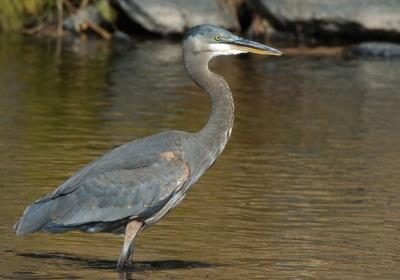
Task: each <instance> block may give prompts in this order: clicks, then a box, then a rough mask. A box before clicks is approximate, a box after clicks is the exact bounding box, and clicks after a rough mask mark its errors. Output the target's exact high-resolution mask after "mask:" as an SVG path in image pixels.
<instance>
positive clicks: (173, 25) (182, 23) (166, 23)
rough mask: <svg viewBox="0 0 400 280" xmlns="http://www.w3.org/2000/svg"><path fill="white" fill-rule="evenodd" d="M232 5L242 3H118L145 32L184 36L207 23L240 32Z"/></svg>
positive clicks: (152, 0)
mask: <svg viewBox="0 0 400 280" xmlns="http://www.w3.org/2000/svg"><path fill="white" fill-rule="evenodd" d="M232 2H241V1H240V0H239V1H237V0H230V1H229V0H228V1H226V0H225V1H221V0H220V1H218V0H202V1H198V0H146V1H143V0H114V3H115V5H117V7H119V8H120V9H121V10H122V11H123V12H124V13H125V14H126V15H127V17H129V19H130V20H132V21H133V22H135V23H136V24H138V25H140V26H141V27H143V28H144V29H145V30H147V31H150V32H153V33H158V34H163V35H168V34H182V33H184V32H185V30H186V29H188V28H190V27H192V26H195V25H198V24H203V23H208V24H213V25H218V26H221V27H224V28H227V29H231V30H239V29H240V28H239V22H238V19H237V16H236V14H235V13H234V12H232V7H233V6H234V5H232Z"/></svg>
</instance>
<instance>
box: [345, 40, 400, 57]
mask: <svg viewBox="0 0 400 280" xmlns="http://www.w3.org/2000/svg"><path fill="white" fill-rule="evenodd" d="M350 55H351V56H362V57H385V58H392V57H398V58H400V44H393V43H382V42H366V43H362V44H359V45H358V46H356V47H353V48H351V49H350Z"/></svg>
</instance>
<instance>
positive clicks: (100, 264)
mask: <svg viewBox="0 0 400 280" xmlns="http://www.w3.org/2000/svg"><path fill="white" fill-rule="evenodd" d="M16 255H17V256H20V257H25V258H33V259H48V260H62V261H65V262H69V263H74V264H77V265H80V266H82V267H83V268H90V269H113V270H116V268H115V265H116V261H115V260H104V259H103V260H102V259H94V258H87V257H81V256H75V255H71V254H64V253H33V252H28V253H18V252H16ZM217 266H218V265H215V264H210V263H205V262H197V261H183V260H164V261H136V262H135V263H134V264H133V265H132V266H131V267H129V268H127V269H126V271H125V272H143V271H153V270H170V269H191V268H213V267H217Z"/></svg>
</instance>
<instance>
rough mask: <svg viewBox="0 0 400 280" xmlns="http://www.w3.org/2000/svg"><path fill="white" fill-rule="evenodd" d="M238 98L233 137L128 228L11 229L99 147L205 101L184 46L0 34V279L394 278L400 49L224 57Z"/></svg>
mask: <svg viewBox="0 0 400 280" xmlns="http://www.w3.org/2000/svg"><path fill="white" fill-rule="evenodd" d="M212 64H213V69H214V70H215V71H216V72H218V73H220V74H222V75H224V76H225V77H227V79H228V80H229V82H230V85H231V88H232V91H233V92H234V98H235V102H236V104H235V105H236V121H235V127H234V130H233V134H232V138H231V141H230V142H229V144H228V146H227V148H226V150H225V152H224V153H223V155H222V156H221V158H220V159H219V160H218V161H217V162H216V164H215V165H214V166H213V167H212V169H211V170H209V171H208V172H207V173H206V174H205V176H203V178H202V179H201V180H200V181H199V182H198V184H197V185H196V187H195V188H194V189H193V190H192V191H191V193H190V194H189V195H188V196H187V198H186V199H185V200H184V202H183V203H181V204H180V205H179V207H178V208H176V209H175V210H173V211H172V212H171V213H170V214H169V215H168V216H167V217H166V218H164V219H163V220H162V222H160V223H159V224H158V225H157V226H155V227H153V228H151V229H149V230H148V231H147V232H144V233H143V234H142V235H141V236H140V237H139V239H138V240H137V241H138V242H137V248H136V254H135V257H136V260H137V264H136V266H135V269H134V271H133V272H131V273H127V274H118V273H117V272H116V271H115V270H114V269H113V267H114V265H115V260H116V259H117V257H118V255H119V253H120V249H121V246H122V238H121V237H119V236H113V235H107V234H100V235H86V234H82V233H77V232H72V233H68V234H64V235H49V234H35V235H31V236H26V237H18V238H17V237H16V236H15V235H14V232H13V230H12V225H13V224H14V222H15V221H16V220H17V219H18V217H19V216H20V214H21V213H22V211H23V210H24V208H25V207H26V205H28V204H29V203H30V202H32V201H34V200H36V199H37V198H39V197H41V196H43V195H45V194H46V193H48V192H51V191H52V190H53V189H54V188H55V187H57V186H58V185H59V184H60V183H62V182H63V181H64V180H65V179H66V178H68V177H69V176H70V175H71V174H72V173H73V172H74V171H76V170H77V169H78V168H80V167H82V166H83V165H85V164H86V163H88V162H90V161H91V160H93V159H95V158H96V157H98V156H99V155H101V154H103V153H104V152H105V151H107V150H109V149H111V148H113V147H116V146H118V145H120V144H121V143H124V142H128V141H130V140H132V139H135V138H139V137H143V136H146V135H149V134H152V133H156V132H160V131H164V130H171V129H180V130H188V131H196V130H198V129H200V128H201V127H202V125H203V124H204V123H205V122H206V120H207V117H208V114H209V112H210V108H209V102H208V99H207V97H206V95H204V94H203V93H201V91H200V90H199V89H197V88H196V87H195V86H194V84H193V83H192V82H191V81H190V80H189V79H188V78H187V76H186V75H185V73H184V70H183V67H182V62H181V50H180V45H179V44H178V43H175V42H168V41H161V40H158V41H146V40H141V41H138V42H137V43H136V44H134V45H133V46H126V45H112V44H106V43H102V42H90V43H89V44H88V45H80V44H68V45H64V46H62V48H60V46H56V44H55V43H54V42H44V41H31V40H28V39H21V38H14V37H11V38H3V39H2V40H1V41H0V190H1V200H0V213H1V215H0V277H2V278H4V279H119V278H120V277H121V278H122V279H124V278H125V277H126V278H127V279H400V234H399V233H400V185H399V181H400V173H399V170H400V113H399V108H400V87H399V77H400V61H399V60H398V61H389V60H347V59H344V58H340V57H322V58H321V57H320V58H315V57H313V58H310V57H290V56H286V57H281V58H271V59H268V58H264V57H259V56H247V57H231V58H220V59H217V60H216V61H214V62H213V63H212Z"/></svg>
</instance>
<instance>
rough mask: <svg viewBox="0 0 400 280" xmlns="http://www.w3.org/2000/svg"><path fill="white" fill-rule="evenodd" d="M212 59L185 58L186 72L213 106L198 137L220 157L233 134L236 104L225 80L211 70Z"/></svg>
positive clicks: (203, 55) (206, 57) (207, 57)
mask: <svg viewBox="0 0 400 280" xmlns="http://www.w3.org/2000/svg"><path fill="white" fill-rule="evenodd" d="M188 57H189V59H188ZM210 58H211V57H209V56H208V55H207V54H206V53H204V54H197V55H195V56H193V55H188V56H184V60H185V67H186V71H187V72H188V74H189V76H190V77H191V78H192V79H193V80H194V81H195V82H196V84H197V85H198V86H199V87H200V88H201V89H203V90H204V91H205V92H206V93H207V94H208V95H209V97H210V100H211V106H212V111H211V116H210V118H209V120H208V122H207V124H206V125H205V126H204V127H203V129H202V130H200V131H199V132H198V133H197V135H198V136H199V138H200V139H201V140H202V141H204V142H205V144H206V145H207V146H208V148H214V150H215V152H216V153H217V154H218V155H219V154H220V153H221V152H222V150H223V148H224V147H225V145H226V142H227V141H228V139H229V137H230V134H231V130H232V127H233V119H234V103H233V98H232V93H231V91H230V89H229V86H228V84H227V82H226V81H225V79H224V78H223V77H221V76H219V75H217V74H215V73H213V72H211V71H210V70H209V68H208V61H209V60H210Z"/></svg>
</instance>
